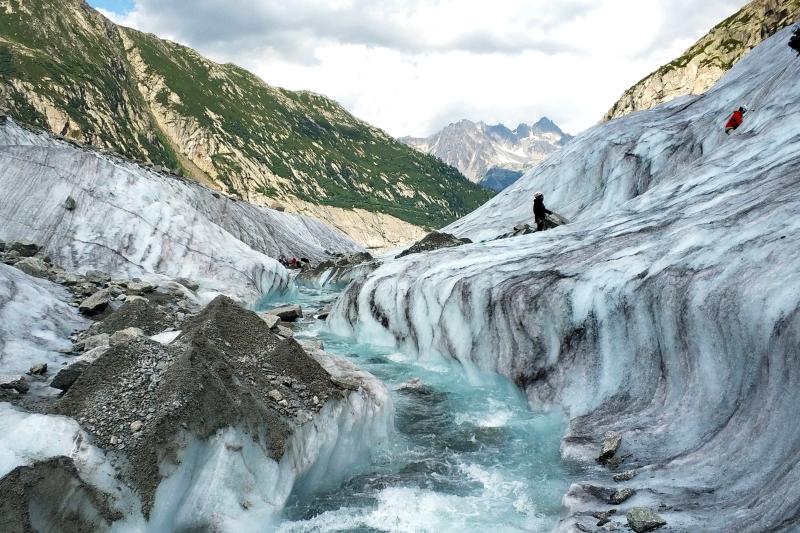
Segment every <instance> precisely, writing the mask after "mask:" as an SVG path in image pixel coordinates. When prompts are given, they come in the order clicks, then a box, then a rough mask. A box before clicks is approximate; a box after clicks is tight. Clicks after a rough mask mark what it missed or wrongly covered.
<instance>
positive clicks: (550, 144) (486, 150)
mask: <svg viewBox="0 0 800 533" xmlns="http://www.w3.org/2000/svg"><path fill="white" fill-rule="evenodd" d="M570 139H572V136H571V135H568V134H566V133H564V132H563V131H562V130H561V128H559V127H558V126H557V125H556V124H555V122H553V121H552V120H550V119H549V118H547V117H542V118H540V119H539V120H538V121H536V122H535V123H533V124H531V125H528V124H526V123H524V122H522V123H520V124H518V125H517V126H516V127H515V128H514V129H511V128H509V127H508V126H506V125H504V124H502V123H500V124H487V123H485V122H483V121H477V122H475V121H472V120H468V119H462V120H459V121H458V122H452V123H450V124H448V125H447V126H445V127H444V128H442V129H441V130H440V131H438V132H436V133H434V134H433V135H430V136H428V137H401V138H400V139H399V140H400V141H401V142H403V143H405V144H407V145H409V146H412V147H414V148H416V149H417V150H420V151H422V152H423V153H428V154H431V155H434V156H436V157H438V158H440V159H441V160H442V161H444V162H445V163H447V164H449V165H452V166H454V167H456V168H457V169H458V170H459V171H461V173H462V174H464V175H465V176H466V177H467V179H469V180H470V181H472V182H474V183H481V182H483V181H484V180H487V181H489V182H491V183H492V186H491V188H493V189H494V190H499V189H498V188H497V187H500V186H501V185H503V184H505V185H506V186H507V185H508V184H510V183H512V182H513V181H511V182H508V179H509V177H510V176H511V174H508V173H503V172H501V173H500V174H502V175H503V176H504V177H505V179H503V180H497V179H496V176H497V175H498V173H497V172H496V171H495V172H494V174H493V175H490V173H491V172H492V171H493V170H494V169H498V170H499V171H509V172H511V173H513V174H516V175H521V173H522V172H524V171H525V170H527V169H529V168H531V167H533V166H535V165H536V164H538V163H540V162H541V161H543V160H544V159H545V158H547V157H548V156H549V155H550V154H552V153H554V152H555V151H557V150H558V149H559V148H560V147H561V146H563V145H564V144H565V143H566V142H568V141H569V140H570Z"/></svg>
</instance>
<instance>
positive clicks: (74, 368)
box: [50, 361, 91, 391]
mask: <svg viewBox="0 0 800 533" xmlns="http://www.w3.org/2000/svg"><path fill="white" fill-rule="evenodd" d="M90 364H91V363H89V362H88V361H76V362H74V363H72V364H71V365H69V366H67V367H65V368H62V369H61V370H59V372H58V374H56V377H54V378H53V381H51V382H50V386H51V387H53V388H54V389H58V390H61V391H67V390H69V388H70V387H71V386H72V384H73V383H75V380H77V379H78V376H80V375H81V374H82V373H83V371H84V370H86V368H87V367H88V366H89V365H90Z"/></svg>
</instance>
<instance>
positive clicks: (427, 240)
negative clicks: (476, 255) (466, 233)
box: [397, 231, 472, 259]
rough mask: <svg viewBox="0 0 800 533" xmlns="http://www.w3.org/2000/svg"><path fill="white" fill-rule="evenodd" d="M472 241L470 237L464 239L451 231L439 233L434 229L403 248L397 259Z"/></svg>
mask: <svg viewBox="0 0 800 533" xmlns="http://www.w3.org/2000/svg"><path fill="white" fill-rule="evenodd" d="M471 242H472V241H471V240H469V239H462V238H459V237H456V236H455V235H450V234H449V233H439V232H438V231H434V232H432V233H429V234H427V235H426V236H425V237H423V238H422V239H421V240H419V241H417V242H416V243H414V244H413V245H411V246H410V247H409V248H408V249H406V250H403V251H402V252H401V253H400V254H398V255H397V259H399V258H401V257H405V256H407V255H411V254H418V253H422V252H430V251H433V250H438V249H440V248H452V247H454V246H461V245H463V244H470V243H471Z"/></svg>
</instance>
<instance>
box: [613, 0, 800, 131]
mask: <svg viewBox="0 0 800 533" xmlns="http://www.w3.org/2000/svg"><path fill="white" fill-rule="evenodd" d="M798 18H800V0H753V1H752V2H750V3H748V4H747V5H746V6H744V7H743V8H742V9H741V10H740V11H738V12H737V13H735V14H734V15H732V16H731V17H729V18H728V19H726V20H724V21H723V22H721V23H719V24H718V25H716V26H715V27H714V28H712V29H711V31H710V32H709V33H708V34H707V35H705V36H704V37H703V38H702V39H700V40H699V41H698V42H697V43H695V44H694V45H693V46H692V47H691V48H689V49H688V50H687V51H686V52H684V54H683V55H682V56H681V57H679V58H677V59H675V60H674V61H672V62H671V63H669V64H667V65H664V66H662V67H661V68H659V69H658V70H656V71H655V72H653V73H652V74H650V75H649V76H647V77H645V78H644V79H643V80H641V81H640V82H638V83H637V84H636V85H634V86H633V87H631V88H630V89H628V90H627V91H625V93H624V94H623V95H622V97H621V98H620V99H619V101H617V102H616V103H615V104H614V105H613V106H612V107H611V109H609V111H608V112H607V113H606V115H605V116H604V117H603V120H604V121H605V120H611V119H614V118H619V117H622V116H624V115H627V114H629V113H633V112H634V111H641V110H644V109H651V108H652V107H655V106H656V105H658V104H661V103H664V102H669V101H671V100H674V99H675V98H678V97H679V96H685V95H697V94H702V93H704V92H705V91H706V90H708V89H709V88H710V87H711V86H712V85H714V84H715V83H716V82H717V81H718V80H719V79H720V78H721V77H722V76H723V75H724V74H725V73H726V72H728V70H730V69H731V67H732V66H733V65H735V64H736V63H737V62H738V61H739V60H740V59H741V58H742V57H743V56H744V55H745V54H747V52H749V51H750V50H752V49H753V48H754V47H755V46H756V45H758V44H759V43H760V42H762V41H763V40H764V39H766V38H768V37H769V36H771V35H773V34H775V33H776V32H777V31H779V30H780V29H782V28H784V27H786V26H788V25H790V24H792V23H794V22H796V21H797V20H798Z"/></svg>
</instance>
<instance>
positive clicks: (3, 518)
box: [0, 456, 122, 533]
mask: <svg viewBox="0 0 800 533" xmlns="http://www.w3.org/2000/svg"><path fill="white" fill-rule="evenodd" d="M0 494H3V498H0V531H4V532H6V533H27V532H32V531H75V532H89V531H109V530H110V528H111V524H112V523H113V522H114V521H117V520H120V519H121V518H122V514H121V513H120V512H119V511H117V510H116V509H115V508H114V507H113V505H112V503H111V501H110V500H109V497H108V496H106V495H104V494H102V493H101V492H99V491H97V490H96V489H94V488H93V487H92V486H90V485H88V484H87V483H85V482H84V481H83V480H82V479H81V478H80V476H79V475H78V471H77V469H76V468H75V463H74V462H73V460H72V459H70V458H69V457H64V456H58V457H53V458H50V459H48V460H46V461H40V462H37V463H34V464H33V465H31V466H18V467H17V468H15V469H13V470H12V471H11V472H9V473H8V474H6V475H5V476H4V477H3V478H2V479H0ZM34 513H35V514H34Z"/></svg>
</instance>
